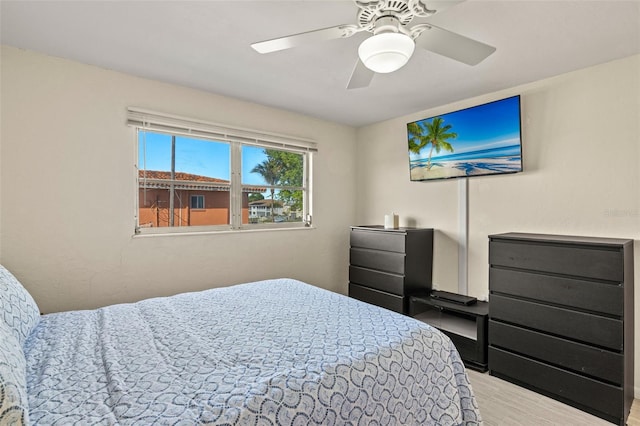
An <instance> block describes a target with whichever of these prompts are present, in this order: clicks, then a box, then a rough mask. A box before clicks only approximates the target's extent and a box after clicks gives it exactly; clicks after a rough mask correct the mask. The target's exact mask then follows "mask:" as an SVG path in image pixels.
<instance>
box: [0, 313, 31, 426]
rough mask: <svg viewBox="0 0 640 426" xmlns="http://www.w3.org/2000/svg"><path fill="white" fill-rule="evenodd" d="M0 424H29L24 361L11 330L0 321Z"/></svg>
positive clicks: (18, 344) (19, 346)
mask: <svg viewBox="0 0 640 426" xmlns="http://www.w3.org/2000/svg"><path fill="white" fill-rule="evenodd" d="M0 424H2V425H26V424H29V400H28V397H27V380H26V361H25V359H24V352H22V346H21V345H20V343H19V342H18V339H16V337H15V336H14V335H13V332H12V330H11V329H10V328H9V327H8V326H7V325H6V324H5V323H4V322H2V321H0Z"/></svg>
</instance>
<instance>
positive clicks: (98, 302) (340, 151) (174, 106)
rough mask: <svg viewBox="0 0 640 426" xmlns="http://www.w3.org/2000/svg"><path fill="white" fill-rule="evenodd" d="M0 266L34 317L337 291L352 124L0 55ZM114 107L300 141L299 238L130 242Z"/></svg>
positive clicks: (28, 56) (350, 178) (130, 153)
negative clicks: (227, 296) (303, 150)
mask: <svg viewBox="0 0 640 426" xmlns="http://www.w3.org/2000/svg"><path fill="white" fill-rule="evenodd" d="M1 64H2V76H1V82H2V86H1V87H2V101H1V108H2V110H1V114H2V115H1V122H2V133H1V140H2V145H1V148H0V149H1V151H0V154H1V155H0V167H1V168H0V170H1V175H0V177H1V179H0V193H1V194H2V200H1V201H2V203H1V206H2V207H1V208H0V217H1V220H0V231H1V234H0V244H1V246H2V251H1V257H0V262H1V263H2V264H4V265H5V266H6V267H7V268H9V269H10V270H11V271H12V272H14V274H15V275H16V276H18V278H19V279H20V280H21V281H22V282H23V283H24V285H25V286H26V287H27V288H28V290H29V291H30V292H31V293H32V294H33V296H34V298H35V299H36V301H37V303H38V304H39V306H40V307H41V309H42V310H43V311H44V312H52V311H60V310H68V309H83V308H94V307H98V306H103V305H107V304H111V303H116V302H124V301H135V300H139V299H142V298H146V297H151V296H157V295H169V294H174V293H178V292H182V291H191V290H198V289H204V288H210V287H217V286H224V285H229V284H234V283H239V282H245V281H251V280H258V279H265V278H274V277H281V276H287V277H292V278H297V279H301V280H304V281H307V282H309V283H312V284H315V285H318V286H320V287H323V288H326V289H330V290H334V291H338V292H342V293H346V291H347V280H348V278H347V269H348V257H349V254H348V237H349V225H352V224H353V221H354V219H355V204H354V202H353V196H354V193H355V181H356V179H355V130H354V129H352V128H350V127H346V126H341V125H337V124H333V123H328V122H323V121H320V120H316V119H312V118H309V117H305V116H302V115H299V114H294V113H290V112H285V111H281V110H276V109H272V108H267V107H263V106H259V105H256V104H251V103H247V102H241V101H238V100H234V99H229V98H225V97H222V96H216V95H213V94H209V93H204V92H201V91H196V90H191V89H187V88H184V87H178V86H174V85H170V84H164V83H159V82H157V81H151V80H146V79H142V78H136V77H133V76H129V75H125V74H121V73H117V72H113V71H109V70H104V69H100V68H97V67H93V66H88V65H83V64H79V63H76V62H71V61H67V60H62V59H58V58H53V57H49V56H44V55H41V54H37V53H34V52H28V51H23V50H18V49H15V48H11V47H7V46H3V47H2V62H1ZM128 106H138V107H143V108H147V109H152V110H157V111H162V112H168V113H173V114H177V115H182V116H186V117H193V118H197V119H202V120H207V121H212V122H218V123H224V124H228V125H232V126H239V127H245V128H251V129H256V130H262V131H267V132H276V133H283V134H289V135H292V136H298V137H303V138H311V139H314V140H316V142H317V143H318V148H319V153H318V154H316V155H315V164H314V169H313V172H314V174H313V179H314V184H315V186H314V209H315V210H314V225H315V227H316V229H313V230H289V231H271V232H252V233H243V234H221V235H191V236H160V237H158V236H155V237H136V238H133V237H132V236H133V230H134V216H133V215H134V202H135V197H136V192H137V191H136V183H135V179H134V177H135V173H134V169H133V166H134V163H135V155H136V148H135V146H136V142H135V136H134V131H133V130H132V129H131V128H129V127H127V126H126V125H125V111H126V108H127V107H128Z"/></svg>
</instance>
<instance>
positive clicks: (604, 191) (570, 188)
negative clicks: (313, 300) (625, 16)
mask: <svg viewBox="0 0 640 426" xmlns="http://www.w3.org/2000/svg"><path fill="white" fill-rule="evenodd" d="M516 94H521V95H522V113H523V116H522V125H523V151H524V153H523V155H524V169H525V171H524V172H523V173H521V174H515V175H505V176H488V177H474V178H470V179H468V184H469V262H468V267H469V293H470V294H471V295H474V296H477V297H481V298H484V297H486V296H487V295H488V263H487V262H488V239H487V236H488V235H490V234H494V233H500V232H509V231H519V232H535V233H555V234H566V235H591V236H604V237H621V238H632V239H635V240H640V56H633V57H629V58H626V59H622V60H618V61H614V62H610V63H606V64H602V65H599V66H595V67H591V68H588V69H584V70H580V71H577V72H572V73H569V74H565V75H561V76H558V77H555V78H552V79H547V80H543V81H538V82H535V83H532V84H528V85H525V86H520V87H516V88H514V89H510V90H505V91H502V92H499V93H492V94H489V95H486V96H482V97H478V98H473V99H468V100H465V101H463V102H458V103H455V104H451V105H445V106H442V107H439V108H434V109H431V110H426V111H421V112H418V113H416V114H412V115H409V116H405V117H400V118H397V119H394V120H389V121H386V122H383V123H378V124H375V125H372V126H368V127H364V128H361V129H359V131H358V142H357V145H358V149H357V151H358V158H357V188H358V198H357V219H358V222H360V223H381V221H382V218H383V215H384V214H385V213H387V212H390V211H392V210H394V211H395V212H397V213H398V214H399V215H400V223H401V225H407V224H411V225H417V226H421V227H433V228H435V229H436V238H435V243H434V245H435V248H434V252H435V254H434V283H435V285H436V286H437V287H439V288H441V289H444V290H449V291H456V290H457V286H458V273H457V267H458V263H457V262H458V253H457V241H458V204H457V203H458V198H457V197H458V182H457V181H430V182H410V181H409V165H408V154H407V145H406V143H407V142H406V127H405V125H406V123H407V122H410V121H414V120H417V119H421V118H427V117H431V116H434V115H438V114H442V113H446V112H451V111H454V110H457V109H460V108H465V107H469V106H473V105H477V104H481V103H485V102H488V101H493V100H496V99H501V98H504V97H507V96H511V95H516ZM425 96H429V94H428V93H425ZM634 252H635V283H636V292H635V294H636V306H638V301H639V300H640V245H639V243H638V241H636V243H635V247H634ZM639 317H640V314H638V313H636V317H635V318H636V327H635V329H636V338H635V341H636V347H637V348H640V318H639ZM635 353H636V365H637V366H640V349H636V351H635ZM636 371H640V368H638V369H636ZM636 386H637V387H638V386H640V375H638V374H636ZM638 394H639V393H638V391H636V395H638Z"/></svg>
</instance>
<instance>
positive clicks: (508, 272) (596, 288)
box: [489, 267, 624, 317]
mask: <svg viewBox="0 0 640 426" xmlns="http://www.w3.org/2000/svg"><path fill="white" fill-rule="evenodd" d="M489 283H491V284H490V288H489V290H491V291H492V292H493V291H495V292H499V293H505V294H511V295H514V296H520V297H524V298H528V299H536V300H540V301H544V302H551V303H555V304H558V305H565V306H571V307H574V308H578V309H584V310H588V311H594V312H602V313H606V314H611V315H616V316H620V317H621V316H622V314H623V308H624V288H623V287H622V286H621V285H616V284H611V283H601V282H595V281H584V280H579V279H572V278H567V277H558V276H553V275H545V274H535V273H530V272H524V271H517V270H512V269H502V268H495V267H492V268H490V269H489Z"/></svg>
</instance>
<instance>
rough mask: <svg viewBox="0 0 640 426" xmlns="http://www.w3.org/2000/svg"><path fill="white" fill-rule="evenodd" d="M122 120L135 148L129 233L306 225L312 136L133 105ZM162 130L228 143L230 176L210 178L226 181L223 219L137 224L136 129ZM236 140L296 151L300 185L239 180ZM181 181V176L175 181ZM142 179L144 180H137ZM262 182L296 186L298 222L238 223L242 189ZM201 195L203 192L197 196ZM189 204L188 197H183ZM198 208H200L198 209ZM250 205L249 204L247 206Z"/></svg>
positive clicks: (309, 214)
mask: <svg viewBox="0 0 640 426" xmlns="http://www.w3.org/2000/svg"><path fill="white" fill-rule="evenodd" d="M127 124H128V125H129V126H131V127H133V128H134V129H135V131H134V139H135V144H134V146H135V148H136V149H135V152H136V161H135V164H134V172H135V176H136V179H135V182H136V191H135V192H136V202H135V234H136V235H139V234H193V233H202V232H221V231H226V232H229V231H232V232H236V231H249V230H263V229H296V228H309V227H311V225H312V217H313V215H312V206H313V202H312V185H311V184H312V181H311V176H312V165H313V154H314V153H315V152H317V147H316V144H315V142H313V141H311V140H309V139H301V138H295V137H291V136H286V135H279V134H274V133H265V132H258V131H255V130H249V129H240V128H234V127H229V126H223V125H219V124H214V123H210V122H205V121H200V120H194V119H188V118H185V117H179V116H175V115H170V114H165V113H158V112H153V111H149V110H143V109H139V108H128V109H127ZM146 131H148V132H153V133H162V134H168V135H175V136H186V137H190V138H194V139H200V140H205V141H212V142H218V143H228V144H229V148H230V155H229V156H230V159H229V161H230V181H229V184H228V185H225V184H216V185H215V186H220V187H222V186H225V187H226V186H228V187H229V222H230V223H229V224H223V225H206V226H174V227H141V226H140V224H139V212H140V210H139V205H140V197H139V188H141V186H140V185H141V177H140V174H139V170H143V169H141V168H140V160H141V159H140V158H139V154H138V153H139V143H140V139H139V138H140V134H141V132H146ZM242 146H255V147H260V148H263V149H273V150H279V151H288V152H294V153H296V154H300V155H301V156H302V161H303V179H302V186H300V187H298V186H278V185H251V184H243V183H242ZM181 183H184V182H181ZM143 184H145V185H146V182H143ZM255 188H264V189H265V190H268V189H270V188H274V189H281V190H282V189H285V190H286V189H289V190H301V191H302V194H303V197H302V198H303V212H302V221H301V222H273V223H260V224H251V223H242V194H243V192H256V191H248V189H255ZM203 201H204V196H203ZM189 207H191V198H190V200H189ZM198 210H200V209H198ZM248 210H249V211H250V208H249V209H248Z"/></svg>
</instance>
